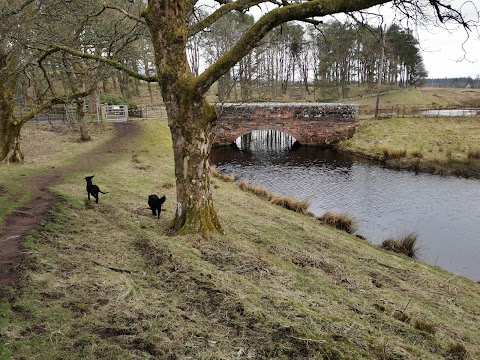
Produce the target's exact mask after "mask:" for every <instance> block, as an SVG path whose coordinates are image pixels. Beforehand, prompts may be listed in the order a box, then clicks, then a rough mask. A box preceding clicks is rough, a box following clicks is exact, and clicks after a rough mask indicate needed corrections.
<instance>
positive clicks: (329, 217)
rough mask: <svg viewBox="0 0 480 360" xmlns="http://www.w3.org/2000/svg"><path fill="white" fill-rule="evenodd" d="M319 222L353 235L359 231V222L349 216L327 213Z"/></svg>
mask: <svg viewBox="0 0 480 360" xmlns="http://www.w3.org/2000/svg"><path fill="white" fill-rule="evenodd" d="M318 220H319V221H320V222H322V223H324V224H326V225H329V226H332V227H334V228H335V229H338V230H343V231H346V232H347V233H349V234H353V233H354V232H355V231H357V221H356V220H355V219H353V218H351V217H350V216H348V215H347V214H334V213H332V212H329V211H327V212H326V213H325V214H323V215H322V216H321V217H319V218H318Z"/></svg>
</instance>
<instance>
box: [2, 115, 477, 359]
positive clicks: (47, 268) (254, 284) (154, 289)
mask: <svg viewBox="0 0 480 360" xmlns="http://www.w3.org/2000/svg"><path fill="white" fill-rule="evenodd" d="M412 126H413V125H412ZM141 129H142V131H141V134H140V135H138V136H137V137H135V138H132V139H131V140H130V141H129V142H128V143H127V144H125V145H124V146H122V147H121V149H119V150H118V151H116V152H114V153H108V152H107V153H105V154H100V156H101V157H104V158H105V161H104V162H102V163H95V162H94V163H91V164H87V165H88V166H87V169H88V172H89V173H88V174H86V173H85V172H86V170H85V168H83V170H82V171H77V172H76V171H71V172H69V173H68V174H67V176H66V177H65V178H64V180H63V181H62V182H61V183H58V184H55V185H54V186H53V187H52V190H53V191H55V192H56V193H57V194H58V195H59V196H60V198H61V200H60V201H59V202H58V203H57V204H56V205H55V207H54V209H53V210H52V211H51V213H50V215H49V217H48V218H47V219H46V220H45V221H44V222H43V223H42V224H41V225H40V226H39V227H38V228H37V229H36V230H35V231H34V232H33V233H32V234H31V235H30V236H29V237H28V239H27V241H26V244H25V246H26V263H25V264H24V267H25V272H24V273H23V275H22V281H21V284H18V285H19V286H18V287H9V288H2V289H1V290H2V291H4V293H5V294H6V296H5V297H4V300H3V302H2V303H1V304H0V359H440V358H449V359H467V358H468V359H477V358H480V337H479V336H478V324H479V320H480V306H479V305H480V285H479V284H477V283H474V282H472V281H470V280H467V279H464V278H462V277H459V276H456V275H454V274H451V273H448V272H446V271H444V270H442V269H439V268H437V267H433V266H430V265H427V264H424V263H422V262H419V261H415V260H412V259H410V258H408V257H406V256H403V255H398V254H394V253H391V252H388V251H385V250H381V249H379V248H378V247H376V246H373V245H371V244H369V243H368V242H367V241H364V240H360V239H359V238H357V237H355V236H354V235H349V234H347V233H345V232H343V231H339V230H336V229H333V228H331V227H329V226H326V225H323V224H321V223H320V221H319V220H318V219H316V218H314V217H312V216H308V215H303V214H300V213H297V212H294V211H289V210H286V209H284V208H282V207H280V206H277V205H274V204H271V203H270V202H269V201H266V200H264V199H262V198H260V197H258V196H256V195H254V194H252V193H250V192H245V191H242V190H241V189H240V187H239V184H238V183H237V182H232V181H230V180H231V179H230V180H228V181H223V180H221V179H219V178H214V179H213V188H214V200H215V204H216V208H217V210H218V214H219V217H220V219H221V222H222V225H223V228H224V230H225V232H226V233H225V235H212V236H211V238H209V239H205V238H202V237H200V236H196V235H183V236H171V235H169V232H168V231H167V228H168V224H169V220H170V218H171V217H172V216H173V213H174V208H175V200H174V199H175V186H174V183H175V180H174V171H173V159H172V157H173V154H172V146H171V140H170V137H169V131H168V127H167V125H166V122H165V121H145V122H142V123H141ZM114 134H115V133H114V131H112V128H110V127H109V126H106V127H103V126H97V127H93V128H92V136H93V141H92V142H89V143H86V144H82V143H79V142H77V141H76V137H77V134H74V133H71V132H61V131H58V129H57V131H55V132H52V131H51V129H50V128H47V127H45V128H43V127H27V128H25V130H24V139H25V140H28V141H24V144H25V149H24V150H25V154H26V161H27V163H26V164H24V165H19V166H16V165H15V166H13V165H9V166H8V167H5V166H4V165H2V166H0V172H1V174H2V176H1V177H0V185H1V186H2V188H3V189H4V193H3V195H0V196H1V197H2V198H1V199H2V201H3V200H5V193H6V194H16V193H18V190H16V189H15V186H22V183H23V182H24V181H25V179H33V178H34V175H36V174H40V173H42V172H46V171H48V169H49V168H51V167H52V166H55V167H68V166H71V164H72V163H75V162H82V161H88V159H85V158H84V157H82V154H85V153H87V151H91V150H94V149H95V148H97V147H99V146H100V145H101V144H102V143H104V142H105V141H107V140H108V139H109V138H111V137H112V136H114ZM427 152H428V151H427ZM5 174H8V175H7V176H4V175H5ZM93 174H95V175H96V178H95V179H96V181H97V183H98V184H99V185H101V188H102V190H104V191H108V192H109V193H108V194H107V195H103V196H102V197H101V198H100V203H99V204H93V207H92V206H86V201H85V200H86V194H85V189H84V187H85V184H84V179H83V178H84V176H85V175H93ZM151 193H157V194H159V195H160V194H165V195H166V197H167V202H166V203H165V212H162V215H161V218H160V220H157V219H156V218H154V217H153V216H152V215H151V212H150V210H149V209H147V197H148V194H151ZM25 196H27V197H28V194H26V195H25ZM22 201H26V200H25V199H23V200H20V197H19V198H15V197H14V196H13V195H12V196H10V197H9V198H8V199H7V201H6V202H7V203H8V204H10V205H9V206H8V207H7V208H6V210H3V212H4V216H5V214H6V213H8V212H9V211H11V209H12V208H13V207H15V206H17V205H18V204H19V203H21V202H22Z"/></svg>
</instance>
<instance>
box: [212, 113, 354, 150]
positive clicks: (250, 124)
mask: <svg viewBox="0 0 480 360" xmlns="http://www.w3.org/2000/svg"><path fill="white" fill-rule="evenodd" d="M217 111H218V113H219V119H218V123H217V126H216V128H215V136H214V140H213V144H214V145H230V144H232V143H233V142H234V141H235V140H236V139H237V138H238V137H239V136H241V135H242V134H245V133H248V132H251V131H254V130H262V129H271V130H278V131H281V132H285V133H287V134H289V135H291V136H292V137H294V138H295V139H296V140H297V141H298V142H299V143H300V144H302V145H328V144H331V143H334V142H336V141H339V140H342V139H344V138H348V137H351V136H352V135H353V133H354V132H355V126H356V123H357V107H356V105H343V104H322V103H249V104H237V103H229V104H222V105H219V106H217Z"/></svg>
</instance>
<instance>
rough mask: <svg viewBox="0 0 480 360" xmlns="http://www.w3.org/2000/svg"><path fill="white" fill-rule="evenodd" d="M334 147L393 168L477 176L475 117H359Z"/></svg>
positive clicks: (479, 134)
mask: <svg viewBox="0 0 480 360" xmlns="http://www.w3.org/2000/svg"><path fill="white" fill-rule="evenodd" d="M337 148H338V149H340V150H342V151H347V152H350V153H353V154H356V155H360V156H363V157H367V158H371V159H375V160H379V161H382V162H383V163H384V164H385V165H386V166H388V167H390V168H394V169H408V170H412V171H423V172H428V173H432V174H438V175H455V176H460V177H466V178H477V179H478V178H480V121H479V119H478V117H451V118H450V117H439V118H392V119H381V120H377V119H368V120H359V124H358V126H357V131H356V133H355V135H354V136H353V138H351V139H348V140H346V141H343V142H341V143H339V144H338V146H337Z"/></svg>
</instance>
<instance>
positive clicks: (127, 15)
mask: <svg viewBox="0 0 480 360" xmlns="http://www.w3.org/2000/svg"><path fill="white" fill-rule="evenodd" d="M107 9H111V10H116V11H118V12H120V13H122V14H123V15H125V16H126V17H127V18H129V19H132V20H135V21H137V22H139V23H141V24H143V25H146V22H145V20H144V19H142V18H139V17H137V16H135V15H132V14H130V13H129V12H128V11H126V10H125V9H122V8H121V7H118V6H114V5H107V4H104V5H103V9H102V10H101V11H100V12H99V13H98V14H96V16H98V15H100V14H102V13H103V12H104V11H105V10H107Z"/></svg>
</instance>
